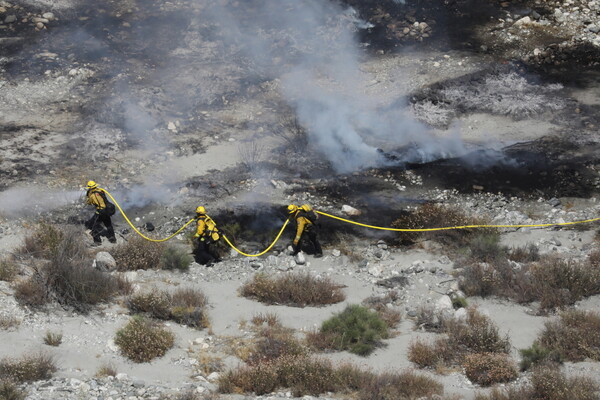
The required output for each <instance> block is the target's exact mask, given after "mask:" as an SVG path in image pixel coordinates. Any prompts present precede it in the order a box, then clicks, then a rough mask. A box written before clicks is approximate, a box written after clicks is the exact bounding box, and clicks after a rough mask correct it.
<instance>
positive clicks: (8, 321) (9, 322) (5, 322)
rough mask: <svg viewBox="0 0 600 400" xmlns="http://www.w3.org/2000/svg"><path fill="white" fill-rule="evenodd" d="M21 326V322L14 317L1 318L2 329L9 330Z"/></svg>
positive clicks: (3, 316) (0, 326) (5, 316)
mask: <svg viewBox="0 0 600 400" xmlns="http://www.w3.org/2000/svg"><path fill="white" fill-rule="evenodd" d="M19 325H21V321H20V320H19V319H17V318H15V317H13V316H12V315H2V316H0V329H2V330H7V329H10V328H14V327H17V326H19Z"/></svg>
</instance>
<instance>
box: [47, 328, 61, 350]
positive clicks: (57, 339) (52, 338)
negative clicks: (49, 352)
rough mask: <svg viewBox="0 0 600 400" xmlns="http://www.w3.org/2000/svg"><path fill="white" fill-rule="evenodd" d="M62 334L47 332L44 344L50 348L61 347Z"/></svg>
mask: <svg viewBox="0 0 600 400" xmlns="http://www.w3.org/2000/svg"><path fill="white" fill-rule="evenodd" d="M62 337H63V335H62V333H56V332H50V331H47V332H46V335H45V336H44V343H45V344H47V345H48V346H54V347H56V346H59V345H60V344H61V343H62Z"/></svg>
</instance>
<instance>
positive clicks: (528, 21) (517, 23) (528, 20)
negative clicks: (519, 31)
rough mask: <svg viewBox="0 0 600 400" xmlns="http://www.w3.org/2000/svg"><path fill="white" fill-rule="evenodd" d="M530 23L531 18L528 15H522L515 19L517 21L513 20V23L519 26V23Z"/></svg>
mask: <svg viewBox="0 0 600 400" xmlns="http://www.w3.org/2000/svg"><path fill="white" fill-rule="evenodd" d="M528 24H531V18H529V17H523V18H521V19H519V20H517V22H515V25H517V26H520V25H528Z"/></svg>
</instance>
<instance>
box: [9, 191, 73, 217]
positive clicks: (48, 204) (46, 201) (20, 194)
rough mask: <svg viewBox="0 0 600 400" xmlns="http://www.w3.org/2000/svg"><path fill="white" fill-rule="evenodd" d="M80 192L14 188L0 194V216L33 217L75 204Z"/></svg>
mask: <svg viewBox="0 0 600 400" xmlns="http://www.w3.org/2000/svg"><path fill="white" fill-rule="evenodd" d="M82 196H83V192H82V191H81V190H52V189H48V188H44V189H43V191H42V190H40V189H39V188H32V187H16V188H11V189H8V190H5V191H4V192H0V215H2V216H4V217H11V218H19V217H26V216H35V215H39V214H42V213H45V212H48V211H51V210H55V209H57V208H60V207H64V206H67V205H71V204H75V203H77V202H78V201H79V200H80V199H81V197H82Z"/></svg>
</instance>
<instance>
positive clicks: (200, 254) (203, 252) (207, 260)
mask: <svg viewBox="0 0 600 400" xmlns="http://www.w3.org/2000/svg"><path fill="white" fill-rule="evenodd" d="M194 259H195V260H196V262H197V263H198V264H201V265H206V264H212V263H214V262H217V261H221V257H219V253H218V252H217V249H216V242H209V241H207V240H199V241H198V244H197V246H196V249H195V250H194Z"/></svg>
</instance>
